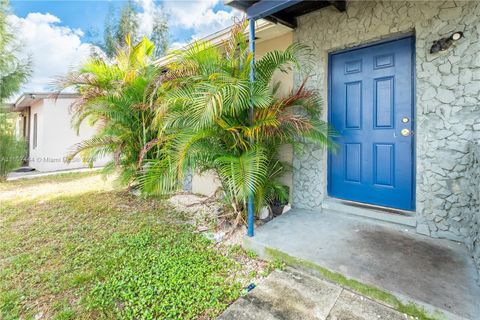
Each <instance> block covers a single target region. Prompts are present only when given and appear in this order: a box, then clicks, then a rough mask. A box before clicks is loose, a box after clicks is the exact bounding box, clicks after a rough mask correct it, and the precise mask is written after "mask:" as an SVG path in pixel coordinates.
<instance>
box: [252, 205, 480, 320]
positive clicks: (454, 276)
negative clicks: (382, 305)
mask: <svg viewBox="0 0 480 320" xmlns="http://www.w3.org/2000/svg"><path fill="white" fill-rule="evenodd" d="M244 244H245V246H246V247H248V248H250V249H252V250H254V251H256V252H257V253H258V254H259V255H260V256H262V257H265V258H268V257H269V252H270V251H269V250H268V249H269V248H270V249H276V250H278V251H280V252H282V253H285V254H287V255H289V256H292V257H296V258H299V259H302V260H307V261H310V262H313V263H315V264H316V265H318V266H321V267H323V268H326V269H328V270H330V271H334V272H338V273H341V274H343V275H344V276H346V277H347V278H351V279H355V280H358V281H360V282H362V283H365V284H368V285H371V286H375V287H377V288H380V289H383V290H385V291H388V292H390V293H392V294H394V295H396V296H397V297H398V298H400V299H401V300H403V301H412V302H415V303H417V304H420V305H422V306H424V307H425V308H426V309H427V310H429V311H431V312H433V310H435V309H437V310H440V311H443V312H444V314H445V315H446V316H447V318H452V319H454V318H457V319H458V318H459V317H461V318H466V319H475V320H476V319H480V303H479V302H480V286H479V285H478V282H477V281H478V280H477V277H478V273H477V271H476V269H475V266H474V264H473V260H472V258H471V256H470V254H469V252H468V251H467V249H466V247H465V246H464V245H463V244H460V243H456V242H452V241H448V240H441V239H432V238H429V237H425V236H422V235H419V234H416V233H415V231H414V230H412V229H408V228H407V227H400V226H398V225H394V224H389V223H383V222H380V221H376V220H371V219H365V218H359V217H354V216H350V215H345V214H341V213H337V212H335V211H329V210H323V211H322V212H315V211H307V210H299V209H294V210H291V211H290V212H288V213H286V214H284V215H282V216H280V217H278V218H276V219H274V220H273V221H270V222H269V223H267V224H265V225H263V226H261V227H259V228H257V230H256V233H255V237H253V238H246V239H245V243H244Z"/></svg>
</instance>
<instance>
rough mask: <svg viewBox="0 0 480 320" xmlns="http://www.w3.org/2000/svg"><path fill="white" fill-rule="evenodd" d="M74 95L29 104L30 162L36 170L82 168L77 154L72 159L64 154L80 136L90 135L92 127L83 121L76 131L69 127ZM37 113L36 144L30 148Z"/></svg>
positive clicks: (102, 163) (93, 130)
mask: <svg viewBox="0 0 480 320" xmlns="http://www.w3.org/2000/svg"><path fill="white" fill-rule="evenodd" d="M73 101H74V100H73V99H58V100H56V101H55V100H54V99H44V100H41V101H39V102H37V103H35V104H34V105H32V106H31V118H30V128H31V130H30V134H31V136H30V157H29V166H30V167H32V168H35V169H36V170H38V171H57V170H66V169H78V168H85V167H87V166H88V165H87V164H85V163H83V162H82V161H81V159H80V158H79V157H76V158H75V159H73V161H72V162H71V163H67V162H66V156H67V154H68V152H69V151H70V150H71V148H72V147H73V146H74V145H75V144H76V143H79V142H81V141H83V140H86V139H89V138H90V137H91V136H92V135H93V134H94V132H95V128H93V127H91V126H89V125H88V124H86V123H84V124H82V126H81V128H80V131H79V133H78V134H77V132H76V130H74V129H73V128H72V125H71V113H70V105H71V104H72V102H73ZM35 114H37V126H38V131H37V147H36V148H33V121H34V115H35ZM106 162H107V158H104V159H99V160H98V161H96V162H95V164H94V165H95V166H102V165H104V164H105V163H106Z"/></svg>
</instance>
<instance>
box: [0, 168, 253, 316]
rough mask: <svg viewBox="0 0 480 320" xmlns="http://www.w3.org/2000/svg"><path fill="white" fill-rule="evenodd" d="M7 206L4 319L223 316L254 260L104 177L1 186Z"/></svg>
mask: <svg viewBox="0 0 480 320" xmlns="http://www.w3.org/2000/svg"><path fill="white" fill-rule="evenodd" d="M0 203H1V205H0V318H1V319H6V320H7V319H18V318H23V319H34V318H36V319H99V318H100V319H102V318H104V319H111V318H121V319H154V318H156V319H193V318H195V319H210V318H215V316H216V315H218V314H219V313H220V312H222V311H223V310H224V309H225V308H226V307H227V306H228V305H229V304H230V303H231V302H232V301H234V300H235V299H236V298H237V297H238V296H239V295H240V293H241V282H242V281H243V283H244V282H245V278H243V279H241V277H242V275H241V269H242V266H241V264H240V263H239V262H238V261H239V260H240V259H239V255H241V256H242V257H241V259H249V260H253V259H254V257H248V256H247V255H246V254H245V253H244V252H243V251H242V250H220V249H219V248H218V246H214V245H213V244H212V243H211V242H210V241H208V240H206V238H204V237H203V236H202V235H200V234H198V233H196V232H194V230H192V228H191V227H190V226H188V225H187V224H185V223H184V221H183V219H182V217H181V215H179V214H178V213H175V212H173V211H172V209H171V208H169V207H168V206H167V205H166V204H165V202H164V201H162V200H160V199H142V198H138V197H135V196H132V195H130V194H128V193H126V192H125V191H121V190H115V189H114V188H112V186H111V182H110V181H108V180H107V181H105V180H104V179H102V178H101V177H100V176H99V175H97V174H74V175H62V176H55V177H44V178H39V179H33V180H23V181H18V182H7V183H3V184H0ZM250 276H251V277H253V276H255V274H254V273H253V274H251V275H250Z"/></svg>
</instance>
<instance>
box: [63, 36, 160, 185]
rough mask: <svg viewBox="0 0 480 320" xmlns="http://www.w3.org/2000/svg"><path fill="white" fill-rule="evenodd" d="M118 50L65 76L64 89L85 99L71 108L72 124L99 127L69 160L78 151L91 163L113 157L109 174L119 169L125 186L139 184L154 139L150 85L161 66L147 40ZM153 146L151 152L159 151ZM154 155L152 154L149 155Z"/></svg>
mask: <svg viewBox="0 0 480 320" xmlns="http://www.w3.org/2000/svg"><path fill="white" fill-rule="evenodd" d="M126 43H127V46H126V47H125V48H122V49H120V50H119V51H118V52H117V55H116V57H115V61H114V63H112V64H110V63H109V62H107V61H106V60H104V59H102V58H99V57H94V58H92V59H90V60H89V61H88V62H86V63H85V64H84V65H83V66H82V67H81V68H80V70H78V71H76V72H72V73H69V74H68V75H67V76H66V77H65V78H63V79H61V81H60V84H61V87H62V88H66V87H74V88H76V89H77V90H78V92H79V93H80V95H81V97H80V99H79V100H77V102H76V103H75V104H74V105H73V106H72V110H73V113H74V118H73V125H74V127H75V128H76V129H77V130H79V129H80V126H81V124H82V123H84V122H88V123H89V124H90V125H92V126H96V127H97V128H98V130H97V132H96V134H95V135H93V137H92V138H90V139H88V140H85V141H82V142H81V143H79V144H77V145H75V146H74V147H73V148H72V150H71V152H70V154H69V156H68V158H69V159H70V160H71V159H73V158H74V157H75V156H76V155H80V156H81V157H82V159H83V160H84V161H85V162H88V163H90V164H92V163H93V161H94V160H95V159H97V158H98V157H105V156H107V157H112V160H111V161H110V162H109V163H108V164H107V166H106V167H105V168H104V171H105V172H106V173H108V172H111V171H112V170H113V169H115V168H119V169H120V174H119V180H120V182H121V183H122V184H127V185H130V186H132V185H135V184H136V179H137V177H138V172H139V168H140V164H139V162H138V159H139V158H140V157H141V153H142V150H143V148H144V146H145V145H146V144H147V143H148V142H149V141H152V140H153V139H154V138H155V137H156V133H157V130H156V128H154V127H153V126H152V121H153V119H154V116H155V112H154V110H153V102H154V101H155V99H156V96H155V90H154V89H155V87H154V86H152V83H153V82H154V81H155V79H156V78H157V77H158V72H159V71H158V68H156V67H155V66H154V65H153V64H152V61H151V58H152V56H153V52H154V45H153V44H152V42H150V41H149V40H148V39H146V38H144V39H143V40H141V41H140V42H139V43H138V44H135V45H134V44H132V43H131V39H130V37H127V39H126ZM156 151H157V150H155V149H153V148H152V149H151V150H149V151H148V153H151V154H153V153H155V152H156ZM149 156H150V154H149Z"/></svg>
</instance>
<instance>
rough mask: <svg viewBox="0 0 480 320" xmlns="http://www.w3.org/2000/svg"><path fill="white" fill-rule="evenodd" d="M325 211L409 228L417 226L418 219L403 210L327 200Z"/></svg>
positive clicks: (324, 205) (323, 204) (324, 203)
mask: <svg viewBox="0 0 480 320" xmlns="http://www.w3.org/2000/svg"><path fill="white" fill-rule="evenodd" d="M322 208H323V209H328V210H332V211H337V212H340V213H344V214H349V215H355V216H361V217H365V218H369V219H374V220H380V221H385V222H390V223H395V224H400V225H405V226H409V227H416V226H417V219H416V218H415V215H414V214H413V213H411V212H407V211H403V210H392V209H386V208H385V210H382V208H381V207H375V206H358V205H357V204H354V203H351V202H348V201H341V200H337V199H327V200H325V201H324V202H323V203H322ZM387 210H388V211H387Z"/></svg>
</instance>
